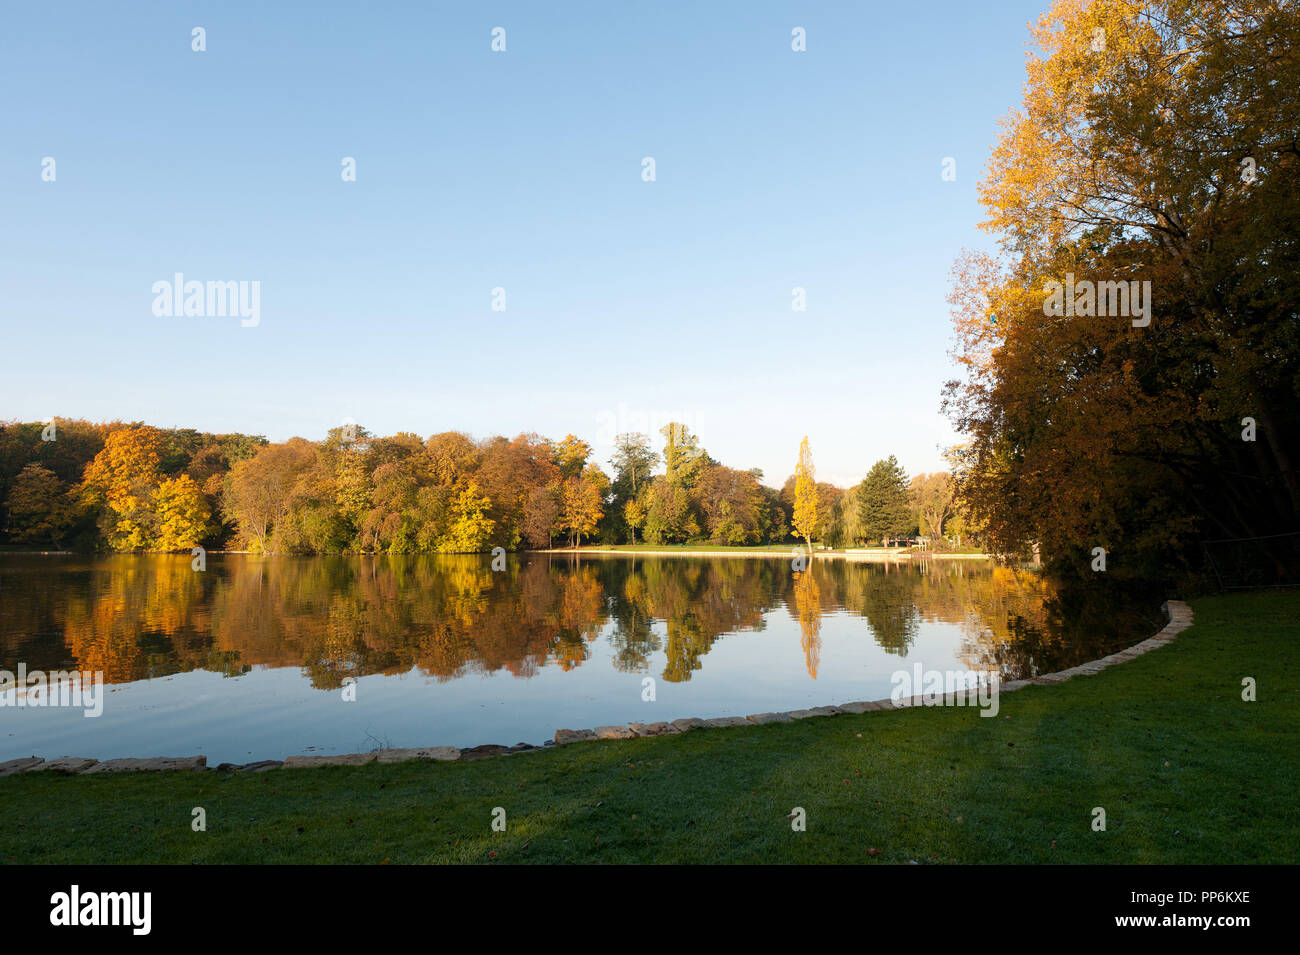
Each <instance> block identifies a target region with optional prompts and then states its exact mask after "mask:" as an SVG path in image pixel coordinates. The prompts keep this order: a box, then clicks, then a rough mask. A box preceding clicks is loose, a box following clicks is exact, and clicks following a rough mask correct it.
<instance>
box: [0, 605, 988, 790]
mask: <svg viewBox="0 0 1300 955" xmlns="http://www.w3.org/2000/svg"><path fill="white" fill-rule="evenodd" d="M655 626H656V628H657V629H660V630H661V629H662V624H656V625H655ZM961 635H962V632H961V629H960V628H959V627H957V626H955V625H952V624H922V626H921V632H920V635H919V637H918V639H917V641H916V643H915V645H914V646H913V647H912V650H911V652H910V653H909V654H908V655H907V656H905V657H899V656H898V655H896V654H889V653H885V652H884V651H883V650H882V649H881V648H880V647H879V646H878V645H877V644H876V643H875V641H874V640H872V639H871V634H870V630H869V627H868V625H867V624H866V622H865V621H864V620H863V619H862V618H861V617H857V616H852V615H849V614H847V613H834V614H830V615H828V616H825V617H823V619H822V631H821V640H822V650H821V666H820V669H819V670H818V675H817V679H816V680H814V679H812V678H811V677H810V676H809V675H808V673H807V670H806V669H805V661H804V651H803V649H802V647H801V644H800V629H799V625H798V624H797V623H796V622H795V621H794V620H792V619H791V618H790V614H789V613H788V612H786V611H785V610H775V611H773V612H771V613H769V614H768V615H767V628H766V629H765V630H763V631H761V632H744V633H733V634H728V635H727V636H725V637H723V638H722V639H720V640H718V641H717V642H716V643H715V644H714V645H713V648H712V649H711V650H710V651H709V653H708V656H707V657H706V658H705V662H704V665H703V666H702V668H701V669H699V670H696V671H694V673H692V675H691V679H690V681H689V682H685V683H669V682H666V681H664V680H660V679H656V681H655V696H656V699H655V701H654V702H644V701H642V699H641V695H642V682H641V681H642V679H643V678H644V677H645V676H647V675H655V674H659V673H662V672H663V669H664V665H665V664H666V662H667V660H666V657H665V655H664V654H663V653H662V652H657V653H654V654H653V655H652V656H651V660H650V666H649V668H648V671H647V672H643V673H620V672H618V671H617V670H615V669H614V666H613V662H612V658H613V651H612V648H611V646H610V644H609V642H608V640H606V639H605V636H604V634H602V636H601V638H600V639H599V640H597V641H596V642H595V643H594V644H591V645H590V657H589V658H588V660H587V661H586V662H585V663H583V665H582V666H580V667H577V668H575V669H573V670H570V671H568V672H565V671H564V670H562V669H561V668H560V667H559V666H556V665H554V664H552V665H548V666H545V667H543V668H541V669H540V670H539V671H538V672H537V673H536V674H535V675H534V676H532V677H529V678H527V679H525V678H520V677H515V676H512V675H511V674H509V673H505V672H500V671H498V672H497V673H494V674H491V675H480V674H470V675H469V676H465V677H460V678H458V679H453V680H448V681H444V682H438V681H437V680H435V679H433V678H431V677H426V676H423V675H422V674H420V673H419V672H418V671H412V672H409V673H404V674H401V675H399V676H384V675H380V674H374V675H371V676H363V677H361V678H360V679H359V680H358V681H357V686H356V701H355V702H344V701H343V699H342V692H341V691H340V690H337V689H334V690H319V689H314V688H313V687H312V686H311V684H310V683H309V682H308V681H307V680H306V679H304V677H303V675H302V671H301V670H298V669H294V668H288V667H286V668H280V669H270V668H264V667H259V668H257V669H255V670H253V671H252V672H250V673H246V674H244V675H243V676H239V677H233V678H230V677H222V676H220V675H219V674H216V673H208V672H204V671H193V672H190V673H178V674H175V675H172V676H168V677H163V678H160V679H154V680H141V681H138V682H134V683H127V684H120V685H117V686H109V687H106V688H105V690H106V693H107V696H106V697H105V701H104V714H103V715H102V716H100V717H98V718H95V719H88V718H86V717H85V716H83V715H82V712H81V711H80V710H71V709H57V708H48V709H17V710H12V709H8V708H5V709H0V733H2V734H3V739H2V740H0V758H3V759H10V758H13V757H15V756H20V755H22V756H27V755H33V754H35V755H40V756H44V757H46V758H47V759H48V758H50V757H52V756H64V755H68V756H87V755H88V756H95V757H96V758H99V759H106V758H114V757H119V756H185V755H191V754H194V753H202V754H204V755H206V756H207V757H208V762H209V764H210V765H216V764H217V763H218V762H223V761H228V762H249V761H252V760H255V759H282V758H284V757H285V756H287V755H291V754H293V753H304V752H321V753H356V752H366V751H367V750H369V749H371V748H373V747H374V746H376V745H377V744H379V743H382V744H384V745H391V746H394V747H403V746H462V747H463V746H477V745H479V744H480V743H502V744H505V745H511V744H513V743H518V742H526V743H533V744H537V745H539V744H541V743H542V742H543V741H544V740H546V739H550V738H551V737H552V736H553V735H554V733H555V730H556V729H559V728H566V727H567V728H575V729H576V728H590V727H593V726H601V725H605V724H625V723H628V722H634V721H635V722H645V723H649V722H654V721H656V720H674V719H677V718H679V717H685V716H699V717H706V718H707V717H712V716H744V715H746V714H749V713H762V712H766V711H769V710H777V711H779V710H793V709H802V708H806V707H812V706H823V705H826V704H828V703H845V702H849V701H852V700H876V699H882V698H884V697H887V696H889V693H890V689H891V685H890V675H891V674H892V673H893V672H894V671H895V670H899V669H905V670H908V671H909V672H910V670H911V668H912V665H913V664H914V663H920V664H922V666H924V667H926V668H928V669H940V670H948V669H964V668H965V664H964V663H963V662H962V661H961V660H960V658H959V657H958V651H959V650H960V645H961Z"/></svg>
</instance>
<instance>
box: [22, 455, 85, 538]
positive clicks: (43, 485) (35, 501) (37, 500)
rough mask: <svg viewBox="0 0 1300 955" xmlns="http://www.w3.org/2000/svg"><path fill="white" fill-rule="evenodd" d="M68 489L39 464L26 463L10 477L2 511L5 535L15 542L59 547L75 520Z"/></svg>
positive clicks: (74, 509)
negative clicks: (5, 526)
mask: <svg viewBox="0 0 1300 955" xmlns="http://www.w3.org/2000/svg"><path fill="white" fill-rule="evenodd" d="M69 492H70V488H69V487H68V485H66V484H64V483H63V482H62V481H60V480H59V478H58V475H56V474H55V473H54V472H53V471H51V470H49V468H44V467H41V466H40V465H39V464H29V465H27V466H26V467H25V468H23V469H22V471H20V472H19V473H18V476H17V477H16V478H14V481H13V486H12V487H10V489H9V496H8V497H7V498H6V499H5V511H6V513H7V514H8V515H9V518H8V520H9V533H10V535H11V536H12V537H13V539H14V540H15V541H18V542H19V543H24V544H35V543H40V542H43V541H49V542H50V543H51V544H53V545H54V546H55V547H59V546H61V545H60V541H61V540H62V539H63V536H64V535H65V534H66V533H67V532H68V531H69V530H70V529H71V527H72V525H73V523H74V522H75V520H76V511H77V508H76V504H75V502H74V500H73V498H72V496H71V494H70V493H69Z"/></svg>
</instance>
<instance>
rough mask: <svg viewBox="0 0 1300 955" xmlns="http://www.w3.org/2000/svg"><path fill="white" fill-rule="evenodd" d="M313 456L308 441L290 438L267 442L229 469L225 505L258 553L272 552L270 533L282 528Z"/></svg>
mask: <svg viewBox="0 0 1300 955" xmlns="http://www.w3.org/2000/svg"><path fill="white" fill-rule="evenodd" d="M315 457H316V456H315V451H314V449H313V447H312V445H311V443H310V442H308V441H304V440H303V439H302V438H293V439H291V440H290V441H287V442H285V443H284V444H272V445H267V446H266V447H265V448H263V449H262V450H261V451H259V452H258V453H257V454H256V455H254V456H253V457H252V458H249V459H247V460H245V461H241V462H239V463H238V464H236V465H235V467H234V468H233V469H232V470H231V472H230V489H229V493H228V495H227V497H226V507H227V509H228V510H229V513H230V515H231V516H232V517H233V518H234V520H235V521H237V522H238V524H239V527H240V529H241V531H242V532H243V533H244V534H245V535H247V536H248V538H249V539H250V540H252V541H253V542H255V543H256V545H257V550H258V551H260V552H261V553H264V554H269V553H274V551H275V548H274V547H273V543H272V538H271V535H272V533H273V532H274V531H276V530H277V529H281V530H282V529H283V528H281V527H280V525H281V524H282V523H283V521H284V520H285V518H286V517H287V515H288V513H289V505H290V500H291V496H292V494H293V492H294V490H295V486H296V485H297V483H298V481H299V479H300V478H301V477H302V476H303V475H304V474H305V473H306V472H307V470H308V469H309V468H310V467H311V466H312V464H313V463H314V462H315Z"/></svg>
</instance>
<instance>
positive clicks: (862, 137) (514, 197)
mask: <svg viewBox="0 0 1300 955" xmlns="http://www.w3.org/2000/svg"><path fill="white" fill-rule="evenodd" d="M1045 6H1046V0H1031V2H1022V0H1006V2H996V3H971V2H968V0H943V2H926V3H888V4H882V3H866V2H847V3H772V2H757V0H744V2H711V3H652V4H635V3H622V2H618V3H611V2H600V3H597V2H592V3H577V2H555V3H537V2H531V0H530V2H518V3H470V2H464V3H442V2H424V3H410V4H358V3H346V4H344V3H330V2H313V3H276V4H270V3H253V2H244V3H227V2H221V3H217V2H202V3H156V4H155V3H131V4H106V3H102V2H98V0H96V2H87V3H59V2H42V3H35V4H8V5H6V7H5V10H4V12H3V14H0V18H2V19H0V96H2V97H3V109H2V112H0V116H2V117H3V118H2V119H0V243H2V246H0V289H2V291H3V294H0V321H2V323H3V333H4V334H3V338H2V341H3V343H4V344H3V349H4V354H3V362H2V363H0V418H20V419H23V420H36V419H42V420H43V419H45V418H47V417H49V416H50V415H58V416H66V417H87V418H92V419H96V420H100V419H114V418H121V419H124V420H135V419H142V420H144V421H147V422H148V423H150V424H155V425H159V426H163V427H169V426H182V427H194V428H198V429H200V430H207V431H243V432H251V433H259V434H265V435H266V436H268V437H269V438H271V439H272V440H283V439H285V438H287V437H290V436H292V435H301V436H303V437H307V438H312V439H318V438H321V437H323V436H324V434H325V432H326V430H327V429H329V428H331V427H336V426H338V425H339V424H340V423H342V422H343V421H344V420H345V419H351V420H353V421H356V422H359V423H360V424H362V425H364V426H365V427H367V428H369V429H370V430H372V431H374V432H377V433H380V434H390V433H393V432H396V431H413V432H416V433H419V434H421V435H428V434H430V433H433V432H437V431H443V430H449V429H455V430H464V431H468V432H469V433H471V434H473V435H474V436H476V437H483V436H486V435H489V434H498V433H499V434H505V435H510V436H512V435H514V434H517V433H519V432H521V431H537V432H539V433H542V434H545V435H549V436H552V437H556V438H559V437H562V436H563V435H564V434H566V433H568V432H573V433H576V434H577V435H578V436H579V437H582V438H584V439H586V440H587V441H590V442H592V443H593V444H597V445H598V449H597V450H598V453H599V458H600V460H601V463H602V464H603V463H604V462H605V461H606V460H607V458H608V456H609V450H608V447H607V445H608V438H609V437H610V436H611V435H612V432H613V431H615V430H636V429H637V428H638V427H640V426H644V424H645V423H647V422H651V421H653V422H655V423H658V422H659V421H660V420H663V421H666V420H668V419H670V418H675V419H677V420H681V421H684V422H686V423H687V424H689V425H691V426H692V428H693V430H695V431H696V432H697V433H698V434H699V436H700V438H701V442H702V444H703V446H704V447H705V448H706V449H707V450H708V451H709V452H710V453H711V454H712V455H713V456H714V457H715V458H717V459H719V460H720V461H722V462H723V463H725V464H728V465H731V466H733V467H738V468H749V467H760V468H762V469H763V470H764V472H765V475H766V477H765V480H766V481H767V483H769V484H774V485H779V484H780V482H781V481H782V480H783V479H784V477H785V476H786V475H787V474H789V473H790V472H791V471H792V470H793V468H794V464H795V460H796V457H797V453H798V447H799V440H800V438H801V437H802V436H803V435H804V434H807V435H808V437H809V440H810V442H811V445H812V449H813V454H814V458H815V460H816V463H817V469H818V478H819V479H821V480H829V481H832V482H835V483H839V484H842V485H847V484H850V483H852V482H855V481H857V480H860V479H861V477H862V475H863V473H864V472H865V471H866V469H867V468H868V467H870V465H871V464H872V462H873V461H875V460H876V459H878V458H881V457H884V456H886V455H888V454H891V453H893V454H896V455H897V456H898V458H899V460H900V461H901V462H902V464H903V465H904V467H906V468H907V470H908V472H909V473H917V472H920V471H927V470H935V469H938V468H940V467H942V458H941V454H940V448H941V447H942V446H944V445H946V444H948V443H951V441H952V440H953V436H952V433H951V431H950V429H949V427H948V425H947V423H946V421H945V420H944V419H943V418H942V417H941V416H940V414H939V402H940V389H941V387H942V384H943V382H944V381H945V380H947V379H948V378H950V377H952V375H953V373H954V369H953V368H952V365H951V363H950V359H949V358H948V354H947V353H948V349H949V348H950V346H951V332H950V327H949V318H948V314H947V306H946V304H945V302H944V295H945V292H946V288H947V283H948V273H949V270H950V268H951V266H952V262H953V259H954V257H955V256H956V254H957V252H958V251H959V250H960V249H961V248H962V247H963V246H967V247H988V246H989V244H990V238H989V237H988V236H986V235H985V234H984V233H982V232H979V231H977V230H976V228H975V227H976V224H977V222H978V221H979V220H980V218H981V210H980V208H979V206H978V205H977V203H976V188H975V187H976V183H977V181H978V179H979V177H980V175H981V174H982V170H983V168H984V165H985V162H986V161H987V157H988V153H989V150H990V148H991V147H992V145H993V142H994V138H995V136H996V133H997V121H998V119H999V118H1000V117H1001V116H1002V115H1004V114H1005V113H1006V112H1007V111H1008V110H1009V109H1011V108H1013V107H1014V106H1016V105H1017V104H1018V103H1019V100H1020V93H1021V86H1022V83H1023V79H1024V53H1025V50H1026V48H1027V43H1028V32H1027V29H1026V25H1027V23H1028V22H1030V21H1031V20H1034V19H1036V18H1037V16H1038V15H1039V13H1040V12H1041V11H1042V9H1043V8H1044V7H1045ZM498 26H500V27H503V28H504V29H505V31H506V50H505V52H493V51H492V49H491V43H492V36H491V33H492V30H493V28H494V27H498ZM194 27H203V28H204V30H205V31H206V47H207V49H206V51H204V52H195V51H193V50H192V49H191V45H192V33H191V31H192V29H193V28H194ZM795 27H802V28H804V30H805V31H806V36H807V41H806V42H807V50H806V52H794V51H793V50H792V49H791V40H792V37H791V31H792V30H793V29H794V28H795ZM647 156H648V157H653V158H654V160H655V173H656V180H655V181H654V182H646V181H643V179H642V159H643V157H647ZM45 157H52V158H53V159H54V160H55V180H54V181H53V182H47V181H43V180H42V168H43V164H42V161H43V160H44V159H45ZM344 157H353V158H354V159H355V160H356V181H355V182H344V181H343V180H342V177H341V175H340V173H341V169H342V160H343V158H344ZM944 157H953V158H954V159H955V160H956V174H957V178H956V181H955V182H945V181H943V180H942V178H941V165H942V161H943V159H944ZM177 272H181V273H183V274H184V275H185V278H186V280H187V281H188V280H199V281H205V282H206V281H209V280H220V281H228V280H233V281H250V282H251V281H258V282H260V283H261V286H260V290H261V302H260V323H259V324H258V325H257V326H255V327H243V326H242V325H241V323H240V320H239V318H237V317H233V318H232V317H215V316H207V317H196V316H190V317H158V316H156V315H155V314H154V312H153V308H152V305H153V301H154V293H153V291H152V287H153V284H154V283H155V282H158V281H163V280H166V281H170V280H171V279H172V277H173V275H174V273H177ZM796 286H797V287H802V288H804V289H805V290H806V296H807V310H806V311H804V312H796V311H793V310H792V308H791V301H792V293H791V290H792V289H793V288H795V287H796ZM497 287H502V288H504V289H505V290H506V300H505V301H506V310H505V311H504V312H500V311H493V310H492V307H491V305H492V290H493V289H494V288H497ZM625 426H630V427H625ZM655 437H656V445H658V444H661V443H662V442H661V441H659V439H658V436H657V435H656V436H655Z"/></svg>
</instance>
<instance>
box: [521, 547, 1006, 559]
mask: <svg viewBox="0 0 1300 955" xmlns="http://www.w3.org/2000/svg"><path fill="white" fill-rule="evenodd" d="M524 553H527V554H573V555H582V554H620V555H623V556H633V557H767V558H781V559H784V558H793V557H803V556H805V555H807V554H808V551H807V550H805V549H804V548H802V547H790V548H769V549H767V550H763V549H748V550H747V549H738V550H729V549H727V548H723V547H719V548H715V549H711V550H695V549H686V548H683V549H680V550H678V549H669V550H641V549H640V548H636V547H552V548H550V549H548V550H530V551H524ZM812 556H813V557H817V558H823V559H839V560H865V561H904V560H992V559H993V558H994V556H995V555H993V554H955V553H948V552H935V551H912V550H906V549H903V548H884V547H864V548H855V549H850V550H814V551H813V552H812Z"/></svg>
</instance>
